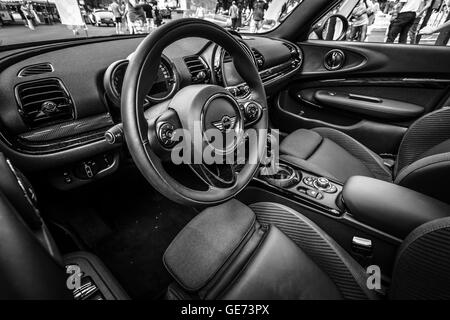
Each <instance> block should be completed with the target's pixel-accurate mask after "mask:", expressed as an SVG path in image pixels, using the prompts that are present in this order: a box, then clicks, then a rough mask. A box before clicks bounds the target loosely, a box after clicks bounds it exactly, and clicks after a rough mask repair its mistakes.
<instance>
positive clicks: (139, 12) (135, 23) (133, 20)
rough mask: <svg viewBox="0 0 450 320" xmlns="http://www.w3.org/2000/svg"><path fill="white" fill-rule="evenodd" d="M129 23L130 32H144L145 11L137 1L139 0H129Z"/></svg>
mask: <svg viewBox="0 0 450 320" xmlns="http://www.w3.org/2000/svg"><path fill="white" fill-rule="evenodd" d="M127 10H128V17H127V18H128V24H129V26H128V27H129V28H130V34H137V33H143V32H144V30H143V29H144V28H143V27H144V22H145V12H144V10H143V9H142V7H141V6H140V5H139V4H138V3H137V0H128V3H127Z"/></svg>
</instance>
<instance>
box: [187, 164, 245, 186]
mask: <svg viewBox="0 0 450 320" xmlns="http://www.w3.org/2000/svg"><path fill="white" fill-rule="evenodd" d="M189 167H190V168H191V169H192V171H194V173H195V174H196V175H197V176H198V177H199V178H200V179H201V180H202V181H203V182H204V183H206V184H207V185H208V186H209V187H210V188H219V189H223V188H231V187H233V186H234V185H235V184H236V182H237V174H236V166H235V165H233V164H212V165H206V164H190V165H189Z"/></svg>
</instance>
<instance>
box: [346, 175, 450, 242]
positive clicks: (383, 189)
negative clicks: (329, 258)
mask: <svg viewBox="0 0 450 320" xmlns="http://www.w3.org/2000/svg"><path fill="white" fill-rule="evenodd" d="M342 200H343V202H344V204H345V208H346V209H347V211H348V212H349V213H350V214H351V215H352V216H353V217H354V218H355V219H356V220H357V221H359V222H362V223H365V224H367V225H369V226H371V227H374V228H376V229H379V230H383V231H385V232H387V233H389V234H391V235H394V236H396V237H399V238H401V239H404V238H405V237H406V236H407V235H408V234H409V233H410V232H411V231H412V230H413V229H415V228H416V227H418V226H419V225H421V224H423V223H425V222H428V221H431V220H435V219H439V218H444V217H448V216H449V215H450V206H449V205H448V204H445V203H443V202H441V201H439V200H436V199H433V198H431V197H428V196H426V195H424V194H421V193H418V192H416V191H413V190H410V189H407V188H404V187H401V186H399V185H396V184H393V183H389V182H385V181H382V180H378V179H373V178H368V177H362V176H354V177H351V178H350V179H349V180H348V181H347V182H346V183H345V185H344V188H343V192H342Z"/></svg>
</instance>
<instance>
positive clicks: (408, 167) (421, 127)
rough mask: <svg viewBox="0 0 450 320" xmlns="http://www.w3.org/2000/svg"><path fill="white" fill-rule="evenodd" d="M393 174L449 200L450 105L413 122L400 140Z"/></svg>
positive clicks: (406, 183)
mask: <svg viewBox="0 0 450 320" xmlns="http://www.w3.org/2000/svg"><path fill="white" fill-rule="evenodd" d="M394 177H395V179H394V182H395V183H397V184H400V185H402V186H405V187H407V188H411V189H414V190H416V191H419V192H422V193H425V194H427V195H429V196H431V197H434V198H437V199H440V200H442V201H445V202H449V201H450V197H449V194H448V191H447V190H448V188H447V185H448V183H447V182H448V181H449V180H450V107H445V108H442V109H439V110H436V111H434V112H431V113H429V114H427V115H425V116H423V117H422V118H420V119H419V120H417V121H416V122H414V123H413V124H412V125H411V127H410V128H409V129H408V131H407V132H406V133H405V135H404V137H403V140H402V142H401V144H400V148H399V152H398V155H397V162H396V165H395V170H394Z"/></svg>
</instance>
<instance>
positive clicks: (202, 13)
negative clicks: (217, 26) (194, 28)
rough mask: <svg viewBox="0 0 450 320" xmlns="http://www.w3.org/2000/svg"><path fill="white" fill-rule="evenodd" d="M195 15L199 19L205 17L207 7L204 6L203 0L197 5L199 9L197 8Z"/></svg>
mask: <svg viewBox="0 0 450 320" xmlns="http://www.w3.org/2000/svg"><path fill="white" fill-rule="evenodd" d="M195 17H196V18H197V19H205V8H204V7H203V3H202V2H200V4H199V5H198V6H197V9H196V10H195Z"/></svg>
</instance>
